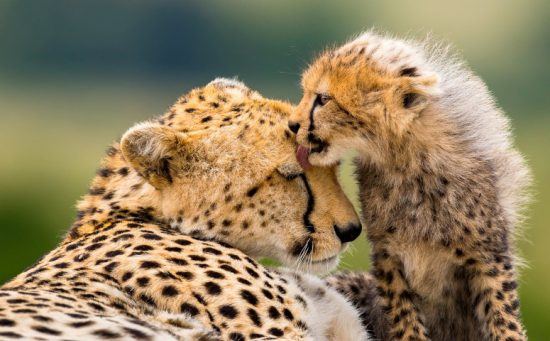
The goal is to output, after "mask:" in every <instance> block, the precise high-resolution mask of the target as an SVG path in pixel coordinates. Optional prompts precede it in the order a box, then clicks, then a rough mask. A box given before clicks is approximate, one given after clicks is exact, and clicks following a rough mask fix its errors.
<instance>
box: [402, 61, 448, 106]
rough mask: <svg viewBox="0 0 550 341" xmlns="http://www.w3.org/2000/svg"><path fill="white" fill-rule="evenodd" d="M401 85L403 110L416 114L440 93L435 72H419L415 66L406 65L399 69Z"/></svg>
mask: <svg viewBox="0 0 550 341" xmlns="http://www.w3.org/2000/svg"><path fill="white" fill-rule="evenodd" d="M399 76H400V77H401V79H400V80H401V87H402V96H403V97H402V103H401V104H402V106H403V108H404V109H405V110H408V111H410V112H412V113H413V114H415V116H416V115H418V114H419V113H420V112H421V111H422V110H424V108H426V107H427V106H428V104H429V103H430V102H431V101H432V100H433V99H434V98H435V97H437V96H439V94H440V93H441V91H440V89H439V76H438V75H437V74H436V73H422V74H420V73H419V71H418V70H417V68H415V67H407V68H403V69H402V70H401V71H400V74H399Z"/></svg>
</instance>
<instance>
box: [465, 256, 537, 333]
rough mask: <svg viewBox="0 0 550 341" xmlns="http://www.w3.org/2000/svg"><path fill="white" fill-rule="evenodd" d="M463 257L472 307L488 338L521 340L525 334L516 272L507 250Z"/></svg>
mask: <svg viewBox="0 0 550 341" xmlns="http://www.w3.org/2000/svg"><path fill="white" fill-rule="evenodd" d="M478 259H479V260H480V261H478V260H474V259H473V258H470V259H468V260H466V265H465V266H466V267H469V268H470V269H469V273H470V274H471V277H472V278H471V279H470V281H469V282H470V290H471V291H472V296H471V298H472V307H473V308H474V309H475V315H476V318H477V319H478V321H480V324H481V325H482V326H483V330H484V333H485V336H486V337H487V338H488V339H489V340H493V341H497V340H506V341H523V340H527V336H526V335H525V332H524V330H523V327H522V323H521V320H520V314H519V298H518V294H517V290H516V289H517V282H516V274H515V272H514V269H513V266H512V262H513V261H512V257H511V255H510V254H509V252H508V253H505V254H498V253H496V254H494V255H492V256H489V257H487V256H484V257H483V256H479V257H478Z"/></svg>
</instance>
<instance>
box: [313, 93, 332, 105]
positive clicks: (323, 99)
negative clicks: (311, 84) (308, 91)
mask: <svg viewBox="0 0 550 341" xmlns="http://www.w3.org/2000/svg"><path fill="white" fill-rule="evenodd" d="M330 100H331V98H330V96H329V95H325V94H318V95H317V98H316V99H315V102H317V104H318V105H320V106H323V105H325V104H327V103H328V101H330Z"/></svg>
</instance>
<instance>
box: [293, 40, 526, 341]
mask: <svg viewBox="0 0 550 341" xmlns="http://www.w3.org/2000/svg"><path fill="white" fill-rule="evenodd" d="M302 85H303V90H304V96H303V98H302V101H301V102H300V104H299V106H298V107H297V110H296V115H295V118H293V120H294V121H293V122H292V123H291V124H290V128H291V129H292V130H293V131H294V132H296V133H298V136H297V138H298V141H299V142H300V143H302V144H303V145H304V146H306V147H302V148H300V149H299V153H298V156H299V158H300V159H301V160H302V163H303V164H304V165H305V166H308V165H309V163H311V164H315V165H333V164H335V162H337V161H338V160H339V159H340V158H341V157H342V155H343V152H344V151H346V150H348V149H351V148H353V149H356V150H357V151H358V158H357V168H358V169H357V178H358V181H359V186H360V198H361V203H362V208H363V214H364V221H365V223H366V224H367V225H368V228H367V231H368V238H369V240H370V241H371V243H372V247H373V255H372V262H373V268H374V270H373V272H372V273H373V275H374V276H375V277H376V280H377V285H378V291H379V294H380V297H381V302H382V303H381V304H382V306H383V310H384V311H385V312H386V315H387V318H388V323H387V325H388V326H389V331H388V332H389V336H390V338H391V339H399V340H413V339H414V340H427V339H429V338H431V339H433V340H507V341H512V340H525V339H526V335H525V332H524V331H523V327H522V323H521V321H520V316H519V315H520V313H519V300H518V293H517V286H518V285H517V282H516V270H515V268H516V263H517V261H516V257H515V254H516V252H515V249H514V244H513V241H514V238H513V237H514V232H515V231H516V226H517V225H518V222H519V220H520V214H519V213H518V212H519V211H520V208H521V207H522V206H523V204H524V203H525V202H526V195H525V189H526V187H527V185H528V184H529V182H530V175H529V171H528V169H527V167H526V166H525V163H524V160H523V158H522V157H521V156H520V154H519V153H518V152H517V151H516V149H514V147H513V145H512V142H511V138H510V130H509V122H508V119H507V118H506V116H505V115H504V114H503V113H502V111H501V110H500V109H498V108H497V106H496V105H495V102H494V100H493V98H492V96H491V95H490V93H489V91H488V90H487V88H486V86H485V84H484V83H483V81H481V80H480V79H479V78H478V77H477V76H475V75H474V74H473V73H472V72H471V71H469V70H468V69H467V68H466V66H464V64H463V63H462V62H460V61H459V60H458V59H457V58H455V57H453V56H451V55H449V54H448V53H446V52H445V48H444V47H442V46H432V47H430V46H429V45H428V46H427V45H425V44H424V45H423V44H421V43H417V42H414V41H405V40H399V39H394V38H391V37H387V36H381V35H378V34H375V33H372V32H368V33H365V34H362V35H360V36H359V37H358V38H356V39H355V40H353V41H351V42H349V43H347V44H345V45H344V46H342V47H339V48H336V49H334V50H330V51H327V52H326V53H324V54H323V55H322V56H320V57H319V58H318V59H317V60H315V61H314V62H313V63H312V64H311V66H310V67H309V68H308V69H307V70H306V71H305V73H304V75H303V79H302ZM354 281H357V279H354Z"/></svg>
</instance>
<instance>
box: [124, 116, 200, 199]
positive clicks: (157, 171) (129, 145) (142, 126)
mask: <svg viewBox="0 0 550 341" xmlns="http://www.w3.org/2000/svg"><path fill="white" fill-rule="evenodd" d="M191 140H192V137H191V136H188V135H184V134H182V133H180V132H178V131H176V130H174V129H172V128H170V127H167V126H163V125H160V124H157V123H151V122H144V123H139V124H137V125H136V126H134V127H132V128H130V129H129V130H128V131H127V132H126V133H125V134H124V135H123V136H122V139H121V141H120V146H121V150H122V155H123V156H124V158H125V159H126V161H128V162H129V163H130V164H131V166H132V167H133V168H134V169H135V170H136V171H137V172H138V173H139V174H140V175H141V176H142V177H144V178H145V179H146V180H147V181H148V182H149V183H150V184H151V185H153V187H155V188H157V189H161V188H163V187H165V186H168V185H169V184H171V183H172V180H173V176H174V175H175V174H176V173H177V172H178V168H179V167H178V165H179V164H180V161H181V160H180V159H181V155H182V154H184V153H185V154H187V156H191V158H192V154H193V151H192V145H193V143H191V142H192V141H191Z"/></svg>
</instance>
